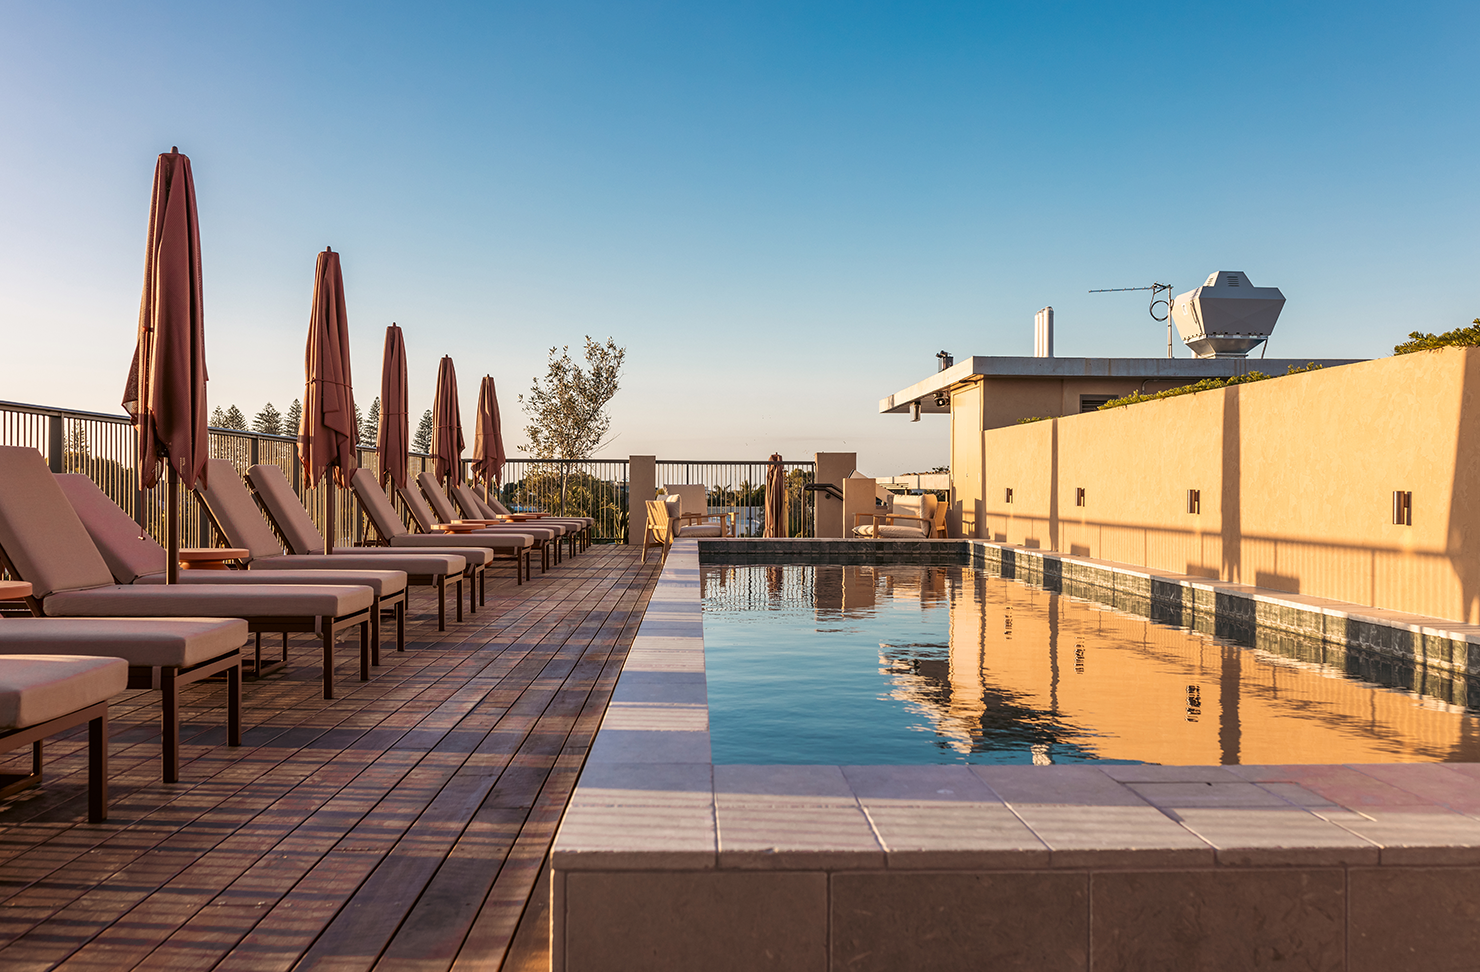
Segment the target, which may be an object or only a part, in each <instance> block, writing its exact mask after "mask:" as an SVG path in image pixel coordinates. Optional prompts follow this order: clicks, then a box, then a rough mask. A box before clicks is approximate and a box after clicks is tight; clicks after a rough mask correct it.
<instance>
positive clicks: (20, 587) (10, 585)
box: [0, 580, 31, 601]
mask: <svg viewBox="0 0 1480 972" xmlns="http://www.w3.org/2000/svg"><path fill="white" fill-rule="evenodd" d="M30 596H31V582H30V581H8V580H0V601H24V600H25V599H26V598H28V597H30Z"/></svg>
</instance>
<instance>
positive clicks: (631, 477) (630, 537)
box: [627, 456, 658, 543]
mask: <svg viewBox="0 0 1480 972" xmlns="http://www.w3.org/2000/svg"><path fill="white" fill-rule="evenodd" d="M657 491H658V457H657V456H628V457H627V542H628V543H642V535H643V532H644V531H645V530H646V529H647V507H646V506H645V505H643V504H645V503H646V502H647V501H648V500H650V499H655V498H656V496H657Z"/></svg>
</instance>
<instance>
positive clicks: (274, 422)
mask: <svg viewBox="0 0 1480 972" xmlns="http://www.w3.org/2000/svg"><path fill="white" fill-rule="evenodd" d="M252 430H253V431H254V432H261V433H262V434H263V435H282V434H283V416H282V413H281V412H279V411H278V410H277V409H275V408H273V407H272V402H268V403H267V404H266V405H263V406H262V411H260V412H258V413H257V415H256V416H255V417H254V418H253V419H252Z"/></svg>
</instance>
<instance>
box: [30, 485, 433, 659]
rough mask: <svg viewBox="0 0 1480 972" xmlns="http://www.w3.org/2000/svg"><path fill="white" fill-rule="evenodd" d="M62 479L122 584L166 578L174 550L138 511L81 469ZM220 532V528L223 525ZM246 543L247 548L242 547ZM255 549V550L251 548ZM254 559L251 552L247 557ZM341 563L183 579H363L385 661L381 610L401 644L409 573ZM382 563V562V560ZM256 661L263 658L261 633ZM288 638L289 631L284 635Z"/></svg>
mask: <svg viewBox="0 0 1480 972" xmlns="http://www.w3.org/2000/svg"><path fill="white" fill-rule="evenodd" d="M56 479H57V485H58V486H60V487H62V492H63V493H65V494H66V495H67V501H68V502H70V503H71V504H72V509H73V510H75V511H76V513H77V517H78V519H80V520H82V525H83V527H85V528H86V529H87V533H88V536H90V537H92V540H93V543H95V544H97V546H98V552H99V553H101V554H102V555H103V561H104V562H105V563H107V565H108V569H109V570H110V571H112V572H113V579H114V580H116V581H118V583H120V584H163V583H164V582H165V566H166V564H167V563H168V561H169V553H168V552H167V551H166V550H165V549H164V548H163V547H161V546H160V545H159V543H158V542H157V541H156V540H155V539H154V538H153V537H151V536H150V535H149V534H147V533H145V532H143V531H142V530H140V529H139V526H138V524H137V523H135V522H134V520H133V517H131V516H129V515H128V514H127V513H125V512H123V510H121V509H119V507H118V504H116V503H114V502H113V501H112V500H111V499H109V498H108V496H107V494H106V493H104V492H103V491H102V490H101V489H99V488H98V485H97V484H96V483H94V482H93V481H92V480H91V479H88V478H87V477H86V476H83V475H81V474H80V473H58V474H57V477H56ZM218 535H219V531H218ZM243 549H246V548H243ZM249 553H250V552H249ZM248 559H250V556H249V557H248ZM339 566H340V565H338V564H335V565H333V566H326V567H325V568H324V569H321V570H320V569H311V570H256V571H248V570H182V571H180V574H179V583H181V584H363V585H365V586H366V587H368V588H370V590H371V591H373V592H374V593H375V600H374V602H373V603H372V604H371V610H370V664H371V665H379V664H380V613H381V611H394V612H396V615H397V620H398V623H397V625H396V629H397V633H398V638H397V642H396V645H397V648H404V645H405V636H404V633H403V632H404V630H405V623H404V621H403V620H401V619H402V618H403V617H404V613H405V604H406V575H405V573H403V572H402V571H399V570H394V569H390V568H391V565H389V564H387V565H385V566H386V568H387V569H385V570H342V569H336V568H338V567H339ZM377 566H380V565H377ZM257 637H258V642H259V643H258V646H257V654H256V657H255V658H254V659H253V662H254V664H260V662H261V650H262V649H261V644H260V642H261V635H258V636H257ZM283 637H284V639H286V638H287V635H284V636H283ZM244 640H245V639H244Z"/></svg>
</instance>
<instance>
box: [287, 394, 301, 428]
mask: <svg viewBox="0 0 1480 972" xmlns="http://www.w3.org/2000/svg"><path fill="white" fill-rule="evenodd" d="M302 424H303V403H302V402H300V401H299V400H298V399H296V398H295V399H293V404H292V405H289V406H288V414H287V415H284V416H283V435H297V434H298V426H300V425H302Z"/></svg>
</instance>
